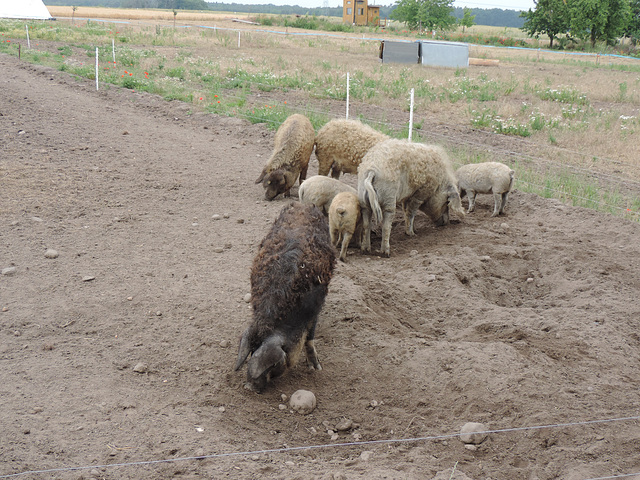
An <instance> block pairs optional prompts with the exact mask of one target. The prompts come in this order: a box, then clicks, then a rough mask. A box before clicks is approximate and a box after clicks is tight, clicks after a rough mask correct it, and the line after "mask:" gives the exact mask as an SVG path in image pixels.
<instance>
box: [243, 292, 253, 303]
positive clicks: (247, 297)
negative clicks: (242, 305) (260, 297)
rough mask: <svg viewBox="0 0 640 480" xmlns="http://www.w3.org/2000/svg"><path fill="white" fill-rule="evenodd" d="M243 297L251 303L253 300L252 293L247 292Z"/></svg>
mask: <svg viewBox="0 0 640 480" xmlns="http://www.w3.org/2000/svg"><path fill="white" fill-rule="evenodd" d="M242 299H243V300H244V301H245V302H246V303H249V302H250V301H251V294H250V293H247V294H246V295H245V296H244V297H242Z"/></svg>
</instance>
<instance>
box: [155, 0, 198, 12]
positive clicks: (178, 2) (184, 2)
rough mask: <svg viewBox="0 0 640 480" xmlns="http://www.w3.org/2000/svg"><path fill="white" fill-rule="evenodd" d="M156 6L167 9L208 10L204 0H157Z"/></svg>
mask: <svg viewBox="0 0 640 480" xmlns="http://www.w3.org/2000/svg"><path fill="white" fill-rule="evenodd" d="M158 8H166V9H167V10H208V9H209V4H208V3H207V2H205V0H158Z"/></svg>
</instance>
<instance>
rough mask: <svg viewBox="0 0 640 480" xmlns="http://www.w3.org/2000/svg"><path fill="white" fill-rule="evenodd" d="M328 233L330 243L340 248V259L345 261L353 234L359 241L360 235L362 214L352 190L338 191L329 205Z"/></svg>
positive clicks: (356, 196)
mask: <svg viewBox="0 0 640 480" xmlns="http://www.w3.org/2000/svg"><path fill="white" fill-rule="evenodd" d="M329 234H330V235H331V243H333V245H334V246H335V247H336V248H338V244H339V243H341V242H342V246H341V248H340V260H342V261H343V262H346V261H347V247H349V242H350V241H351V239H352V238H353V237H354V236H355V238H356V241H357V242H358V243H360V239H361V236H362V216H361V214H360V202H359V201H358V195H356V194H355V193H353V192H341V193H338V194H337V195H336V196H335V197H334V198H333V201H332V202H331V206H329Z"/></svg>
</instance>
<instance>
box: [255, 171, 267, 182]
mask: <svg viewBox="0 0 640 480" xmlns="http://www.w3.org/2000/svg"><path fill="white" fill-rule="evenodd" d="M266 175H267V169H266V168H263V169H262V173H261V174H260V176H259V177H258V179H257V180H256V183H262V180H264V177H265V176H266Z"/></svg>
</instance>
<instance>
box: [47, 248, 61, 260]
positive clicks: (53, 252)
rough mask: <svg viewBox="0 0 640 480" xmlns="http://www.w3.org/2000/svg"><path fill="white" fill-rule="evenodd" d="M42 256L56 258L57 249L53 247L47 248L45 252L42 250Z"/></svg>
mask: <svg viewBox="0 0 640 480" xmlns="http://www.w3.org/2000/svg"><path fill="white" fill-rule="evenodd" d="M44 258H58V251H57V250H54V249H53V248H48V249H47V251H46V252H44Z"/></svg>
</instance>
